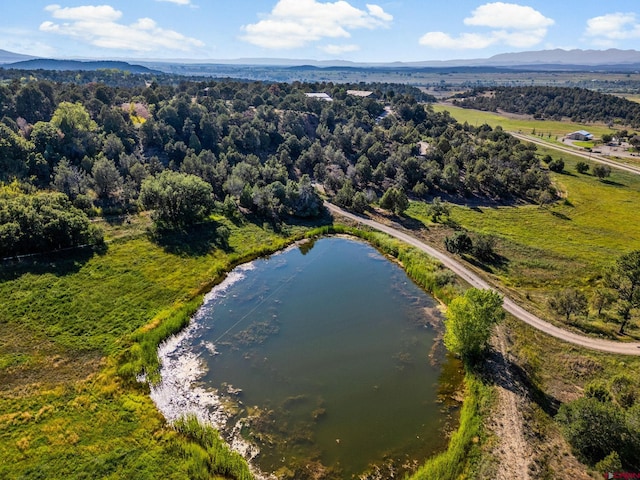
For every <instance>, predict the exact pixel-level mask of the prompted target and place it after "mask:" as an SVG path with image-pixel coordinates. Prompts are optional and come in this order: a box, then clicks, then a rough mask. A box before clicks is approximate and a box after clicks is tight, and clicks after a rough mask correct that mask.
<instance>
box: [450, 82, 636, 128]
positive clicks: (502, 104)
mask: <svg viewBox="0 0 640 480" xmlns="http://www.w3.org/2000/svg"><path fill="white" fill-rule="evenodd" d="M460 97H461V99H456V100H454V104H455V105H457V106H460V107H464V108H475V109H478V110H485V111H490V112H495V111H497V110H503V111H505V112H509V113H519V114H525V115H533V117H534V118H537V119H553V120H561V119H562V118H570V119H571V120H572V121H574V122H610V123H614V122H619V123H622V124H623V125H630V126H632V127H634V128H637V127H638V126H640V104H638V103H635V102H632V101H629V100H627V99H625V98H620V97H616V96H614V95H608V94H605V93H599V92H595V91H593V90H587V89H586V88H562V87H498V88H493V89H486V88H481V89H474V90H472V91H470V92H467V93H464V94H462V95H460Z"/></svg>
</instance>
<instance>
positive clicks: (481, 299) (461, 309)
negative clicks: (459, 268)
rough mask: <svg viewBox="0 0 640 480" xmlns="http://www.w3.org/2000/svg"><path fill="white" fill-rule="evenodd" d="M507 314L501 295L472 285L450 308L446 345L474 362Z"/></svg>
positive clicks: (446, 326)
mask: <svg viewBox="0 0 640 480" xmlns="http://www.w3.org/2000/svg"><path fill="white" fill-rule="evenodd" d="M504 316H505V313H504V310H503V309H502V297H501V296H500V294H498V293H497V292H494V291H492V290H479V289H476V288H471V289H469V290H467V291H466V292H465V293H464V295H462V296H459V297H456V298H454V299H453V300H452V301H451V303H450V304H449V306H448V308H447V313H446V318H445V329H446V331H445V334H444V344H445V346H446V347H447V349H449V351H451V352H453V353H455V354H456V355H459V356H460V357H462V358H463V359H464V360H466V361H475V360H477V359H478V357H479V356H480V355H481V354H482V353H483V352H484V351H485V350H486V348H487V346H488V344H489V338H490V337H491V332H492V330H493V327H494V325H496V324H498V323H499V322H501V321H502V320H503V319H504Z"/></svg>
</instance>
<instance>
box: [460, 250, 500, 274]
mask: <svg viewBox="0 0 640 480" xmlns="http://www.w3.org/2000/svg"><path fill="white" fill-rule="evenodd" d="M462 257H463V258H464V259H465V260H466V261H467V262H469V263H470V264H471V265H473V266H474V267H477V268H479V269H481V270H484V271H485V272H488V273H494V269H499V270H504V269H505V268H506V267H507V266H508V265H509V259H508V258H507V257H504V256H502V255H499V254H497V253H495V252H494V253H493V255H491V258H488V259H485V260H478V259H477V258H475V257H472V256H471V255H466V254H463V255H462Z"/></svg>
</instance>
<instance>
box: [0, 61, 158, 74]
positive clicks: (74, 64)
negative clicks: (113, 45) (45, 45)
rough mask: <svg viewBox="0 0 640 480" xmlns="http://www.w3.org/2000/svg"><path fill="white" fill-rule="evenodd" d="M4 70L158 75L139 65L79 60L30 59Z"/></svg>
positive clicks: (7, 66) (13, 64)
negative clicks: (108, 71) (120, 72)
mask: <svg viewBox="0 0 640 480" xmlns="http://www.w3.org/2000/svg"><path fill="white" fill-rule="evenodd" d="M5 68H15V69H18V70H56V71H60V70H82V71H96V70H122V71H125V72H131V73H158V72H157V71H155V70H151V69H150V68H147V67H143V66H141V65H132V64H130V63H127V62H116V61H89V62H83V61H79V60H55V59H40V58H37V59H31V60H24V61H20V62H15V63H9V64H7V65H5Z"/></svg>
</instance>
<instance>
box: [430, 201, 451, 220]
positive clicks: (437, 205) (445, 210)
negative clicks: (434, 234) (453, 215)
mask: <svg viewBox="0 0 640 480" xmlns="http://www.w3.org/2000/svg"><path fill="white" fill-rule="evenodd" d="M427 210H428V212H429V215H431V221H432V222H436V223H437V222H439V221H440V220H441V219H442V217H444V218H449V207H448V206H447V205H446V204H445V203H443V202H442V199H441V198H440V197H435V198H434V199H433V200H432V201H431V204H430V205H429V207H428V209H427Z"/></svg>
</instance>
